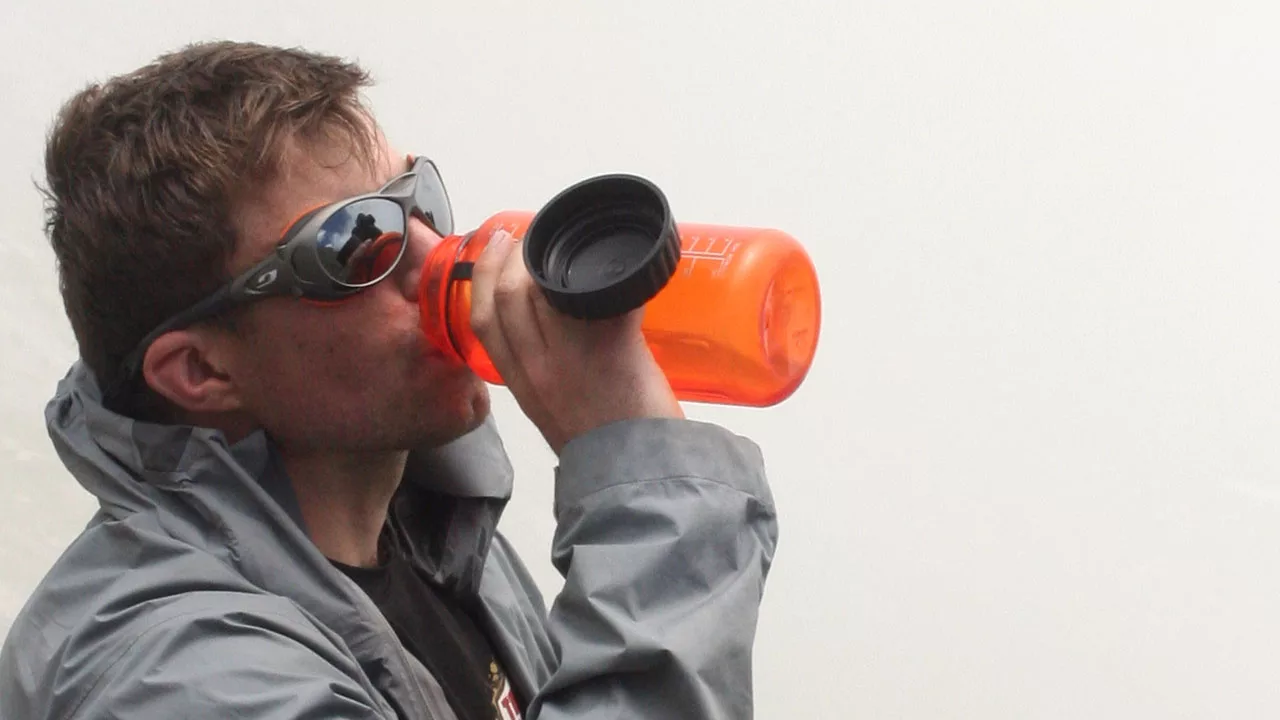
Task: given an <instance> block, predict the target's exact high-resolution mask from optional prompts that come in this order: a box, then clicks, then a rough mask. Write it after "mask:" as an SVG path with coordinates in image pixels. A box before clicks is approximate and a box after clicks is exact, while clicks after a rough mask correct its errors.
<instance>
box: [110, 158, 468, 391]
mask: <svg viewBox="0 0 1280 720" xmlns="http://www.w3.org/2000/svg"><path fill="white" fill-rule="evenodd" d="M424 176H426V177H427V178H428V179H429V181H433V183H432V184H433V185H434V186H435V187H436V189H438V191H439V195H440V198H441V199H442V200H443V210H444V211H445V212H446V213H447V215H448V216H447V217H445V218H439V219H437V218H436V217H435V216H434V214H433V213H432V212H431V210H430V209H428V208H424V207H422V206H421V205H420V204H419V203H418V202H417V199H418V196H419V188H420V186H421V183H422V182H423V179H424ZM406 178H411V182H408V183H404V180H405V179H406ZM401 183H404V187H403V188H401V189H398V190H396V191H395V192H390V189H391V188H394V187H395V186H396V185H397V184H401ZM367 200H389V201H391V202H394V203H395V204H396V205H398V206H399V207H400V209H401V210H402V211H403V212H404V233H405V234H407V233H408V229H409V220H410V218H411V217H415V216H416V217H418V218H419V219H421V220H422V221H423V222H425V223H426V224H427V225H428V226H430V227H431V228H432V229H433V230H435V232H436V233H437V234H439V235H441V236H442V237H446V236H448V235H450V234H452V233H453V208H452V204H451V202H450V200H449V193H448V190H447V189H446V188H445V184H444V179H443V178H442V177H441V176H440V171H439V168H437V167H436V164H435V163H434V162H432V161H431V160H429V159H427V158H425V157H415V158H413V164H412V166H411V167H410V169H409V170H407V171H405V172H403V173H401V174H399V175H397V176H396V177H394V178H392V179H391V180H390V181H388V182H386V183H384V184H383V185H382V187H381V188H379V189H378V190H377V191H375V192H371V193H364V194H362V195H356V196H354V197H350V198H345V199H343V200H339V201H337V202H334V203H329V204H327V205H322V206H320V207H317V208H314V209H312V210H310V211H308V212H306V213H304V214H303V215H301V216H300V217H299V218H298V219H297V220H295V221H294V222H293V223H291V224H290V225H289V227H288V228H287V229H286V230H285V232H284V234H283V235H282V236H281V238H280V242H279V243H277V245H276V247H275V249H274V250H273V251H272V252H271V254H270V255H268V256H267V257H265V258H263V259H262V261H260V262H258V263H257V264H255V265H254V266H253V267H251V268H249V269H248V270H246V271H245V272H243V273H241V274H239V275H237V276H236V277H235V278H233V279H232V280H231V281H230V282H228V283H227V284H225V285H223V286H222V287H220V288H218V289H217V290H216V291H215V292H213V293H212V294H210V295H208V296H207V297H205V298H203V299H202V300H200V301H199V302H197V303H195V304H194V305H191V306H190V307H188V308H187V309H185V310H183V311H181V312H179V313H177V314H176V315H173V316H172V317H170V318H169V319H167V320H165V321H164V322H162V323H160V325H158V326H157V327H156V328H155V329H154V330H152V331H151V332H150V333H148V334H147V336H146V337H145V338H143V339H142V341H141V342H139V343H138V345H137V346H136V347H135V348H134V349H133V351H132V352H130V353H129V355H128V356H126V358H125V360H124V362H123V363H122V364H121V366H120V374H119V376H118V379H117V380H116V382H114V383H113V384H112V386H111V387H110V388H109V389H108V390H107V391H106V392H104V397H106V398H114V397H118V396H119V395H120V394H122V393H123V392H124V391H125V390H126V389H127V388H128V385H129V383H130V382H132V381H133V380H135V379H136V378H137V377H138V376H139V375H140V370H141V367H142V359H143V357H144V356H145V354H146V351H147V348H149V347H150V346H151V343H153V342H155V340H156V338H158V337H160V336H161V335H163V334H164V333H167V332H172V331H174V330H179V329H181V328H184V327H188V326H190V325H193V324H195V323H197V322H200V321H202V320H208V319H210V318H212V317H215V316H217V315H220V314H222V313H225V312H227V311H228V310H231V309H233V308H236V307H239V306H242V305H246V304H249V303H251V302H254V301H256V300H261V299H265V298H268V297H279V296H293V297H295V298H299V299H306V300H314V301H318V302H335V301H338V300H342V299H344V298H347V297H350V296H352V295H355V294H356V293H359V292H360V291H362V290H365V289H367V288H369V287H371V286H373V285H376V284H378V283H379V282H381V281H382V280H384V279H386V278H387V277H388V276H390V275H391V274H392V273H393V272H395V269H396V267H398V266H399V265H400V261H401V260H402V259H403V258H404V254H405V250H406V248H407V247H408V245H409V243H408V242H407V238H402V240H401V242H400V249H399V251H398V252H397V253H396V258H395V260H394V261H392V262H391V264H390V265H388V266H387V269H386V270H385V271H384V272H383V273H381V274H379V275H378V276H377V277H375V278H373V279H370V280H368V281H366V282H361V283H356V284H353V283H347V282H343V281H340V280H338V279H336V278H334V277H333V276H332V275H330V274H329V272H328V271H327V270H325V269H324V264H323V263H322V262H321V260H320V257H319V255H318V252H319V248H318V245H317V244H318V240H319V231H320V229H321V228H322V227H323V226H324V224H325V223H326V222H327V221H328V220H329V219H330V218H331V217H333V215H334V214H335V213H336V212H338V211H339V210H341V209H343V208H346V207H348V206H350V205H352V204H354V203H358V202H363V201H367ZM437 209H439V208H437Z"/></svg>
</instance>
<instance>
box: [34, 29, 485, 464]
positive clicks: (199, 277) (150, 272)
mask: <svg viewBox="0 0 1280 720" xmlns="http://www.w3.org/2000/svg"><path fill="white" fill-rule="evenodd" d="M367 84H368V77H367V75H366V74H365V73H364V71H363V70H361V69H360V68H359V67H357V66H355V65H352V64H350V63H346V62H343V61H341V60H339V59H336V58H331V57H325V56H321V55H316V54H312V53H307V52H302V51H296V50H282V49H277V48H270V47H263V46H258V45H251V44H233V43H216V44H205V45H197V46H192V47H188V48H185V49H183V50H181V51H179V52H176V53H173V54H170V55H166V56H163V57H161V58H159V59H157V60H156V62H154V63H153V64H151V65H148V66H147V67H144V68H142V69H140V70H137V71H135V72H133V73H131V74H129V75H126V76H122V77H118V78H114V79H112V80H110V81H109V82H107V83H105V84H104V85H101V86H91V87H90V88H88V89H86V90H84V91H83V92H81V93H80V94H78V95H77V96H76V97H75V98H73V99H72V100H71V101H70V102H69V103H68V104H67V105H66V107H65V108H64V109H63V111H62V113H61V114H60V115H59V118H58V122H57V123H56V125H55V127H54V130H53V133H52V135H51V138H50V141H49V145H48V150H47V156H46V166H47V167H46V171H47V174H48V191H47V198H48V201H49V212H48V221H47V230H48V234H49V237H50V240H51V243H52V245H53V248H54V251H55V253H56V255H57V258H58V265H59V271H60V276H61V286H62V293H63V298H64V303H65V305H66V310H67V315H68V317H69V318H70V320H71V324H72V328H73V330H74V332H75V334H76V338H77V340H78V342H79V345H80V350H81V354H82V356H83V358H84V360H85V362H86V364H87V365H88V366H89V368H90V369H91V370H93V372H94V374H95V375H96V376H97V377H98V379H99V382H100V383H104V384H105V383H110V382H111V381H112V380H113V379H114V378H116V377H117V376H118V375H119V374H120V372H121V365H122V362H123V360H124V358H125V357H126V356H127V355H128V354H129V353H130V352H131V351H132V350H134V348H135V347H136V346H137V345H138V343H139V341H140V340H141V339H142V338H143V337H144V336H146V335H147V334H148V333H149V332H151V331H152V329H154V328H155V327H156V326H158V325H159V324H160V323H161V322H163V321H164V320H166V319H167V318H170V317H172V316H174V315H175V314H177V313H179V312H181V311H183V310H185V309H186V308H188V307H190V306H191V305H193V304H194V303H196V302H198V301H200V300H201V299H203V298H206V297H208V296H209V295H210V294H211V293H214V292H215V291H217V290H218V289H219V288H221V287H223V286H225V284H226V283H227V282H228V281H229V280H230V279H231V278H232V277H235V276H236V275H238V274H240V273H242V272H244V271H245V270H247V269H248V268H250V267H252V266H254V265H255V264H256V263H258V262H259V261H261V260H263V259H264V258H265V257H267V256H268V255H270V254H271V252H272V250H273V248H274V247H275V245H276V243H277V241H278V240H279V239H280V237H281V233H282V232H283V231H284V230H285V229H286V228H287V227H288V226H290V224H291V223H292V222H293V221H294V220H296V219H297V218H298V217H299V216H300V215H302V214H304V213H305V212H307V211H309V210H311V209H313V208H314V207H316V206H317V205H322V204H327V203H332V202H335V201H338V200H341V199H343V198H345V197H349V196H353V195H358V194H362V193H368V192H373V191H376V190H377V189H378V188H379V187H380V186H382V185H383V184H384V183H385V182H387V181H388V180H390V179H391V178H392V177H394V176H396V175H398V174H400V173H403V172H405V171H406V170H407V169H408V164H407V159H406V157H405V156H403V155H400V154H398V153H396V152H395V151H393V150H392V149H391V148H390V147H389V146H388V145H387V143H386V141H385V139H384V138H383V137H382V135H381V133H380V132H379V131H378V129H377V125H376V123H375V122H374V120H373V118H372V117H371V115H370V113H369V112H368V111H367V109H366V108H365V107H364V106H363V104H362V103H361V101H360V97H359V92H360V90H361V89H362V88H363V87H364V86H366V85H367ZM407 235H408V238H407V241H406V247H405V253H404V256H403V259H402V261H401V262H400V264H399V265H398V266H397V268H396V270H395V271H394V272H393V273H392V274H391V275H390V276H389V277H387V278H386V279H385V280H383V281H382V282H380V283H378V284H376V285H374V286H372V287H370V288H368V289H366V290H363V291H361V292H360V293H358V294H355V295H352V296H350V297H349V298H347V299H345V300H343V301H341V302H338V303H333V304H327V305H318V304H315V303H309V302H306V301H303V300H298V299H294V298H288V297H273V298H270V299H266V300H261V301H258V302H254V303H251V304H248V305H246V306H244V307H242V308H240V309H238V310H236V311H234V312H229V313H225V314H223V315H221V316H219V317H215V318H212V319H210V320H207V321H202V322H199V323H196V324H194V325H191V326H189V327H183V328H178V329H175V330H173V331H172V332H167V333H165V334H163V335H161V336H160V337H159V338H157V339H156V340H155V342H154V343H152V344H151V345H150V346H149V348H148V349H147V351H146V353H145V355H144V356H143V360H142V363H141V372H140V376H141V377H144V378H145V383H139V385H141V386H143V389H144V390H145V392H142V393H139V394H136V395H135V397H136V398H139V399H140V401H138V402H134V403H132V406H131V407H130V408H129V409H130V410H131V411H132V412H134V413H136V414H139V415H144V416H147V417H151V418H156V417H166V418H172V419H180V420H183V421H189V422H198V423H201V424H207V425H213V426H215V427H223V428H225V429H228V430H229V431H231V432H233V433H238V432H241V431H243V430H248V429H252V428H256V427H262V428H264V429H266V430H267V431H268V432H269V433H270V434H271V435H272V436H273V437H275V438H276V439H277V440H278V441H280V442H282V443H283V444H286V445H289V446H293V447H297V448H299V449H306V448H310V447H329V448H332V449H340V448H349V449H351V450H356V451H361V450H364V451H371V450H386V449H402V448H406V447H409V446H412V445H417V444H421V443H429V442H439V441H444V440H448V439H451V438H452V437H456V436H457V435H458V434H460V433H461V432H464V431H465V430H466V429H469V428H470V427H473V426H474V425H475V424H476V423H477V422H479V420H480V419H482V418H483V416H484V414H485V413H487V411H488V404H487V403H488V397H487V394H486V392H485V388H484V386H483V384H482V383H481V382H480V381H479V380H478V379H477V378H476V377H475V376H474V375H473V374H471V373H470V372H468V371H466V370H465V369H460V368H455V367H451V366H449V365H447V364H446V363H444V362H443V360H442V359H441V358H440V357H439V356H438V355H436V354H434V353H432V352H431V351H430V349H429V348H427V347H426V346H425V344H424V341H423V338H422V336H421V333H420V332H419V331H418V327H417V323H418V311H417V303H416V300H417V287H416V283H417V270H418V268H420V266H421V263H422V260H423V257H424V255H425V253H426V252H427V250H428V249H429V248H430V247H431V246H432V244H433V243H435V242H437V241H438V236H437V235H436V234H435V233H434V232H432V230H431V229H430V228H429V227H428V226H427V225H426V224H425V223H423V222H422V221H421V220H419V219H417V218H415V219H414V220H413V221H412V222H411V223H410V225H409V231H408V233H407Z"/></svg>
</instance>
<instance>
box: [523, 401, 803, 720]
mask: <svg viewBox="0 0 1280 720" xmlns="http://www.w3.org/2000/svg"><path fill="white" fill-rule="evenodd" d="M555 505H556V507H555V514H556V521H557V528H556V533H555V537H554V541H553V547H552V561H553V562H554V564H555V566H556V568H557V569H558V570H559V571H560V573H561V574H562V575H563V576H564V578H565V585H564V588H563V589H562V591H561V592H560V594H559V595H558V596H557V597H556V598H555V600H554V602H553V605H552V608H551V611H550V614H549V617H548V623H549V628H548V629H549V632H550V636H551V640H552V643H553V645H554V647H555V650H556V665H555V669H554V670H553V672H552V675H551V678H550V679H549V681H548V683H547V684H546V685H545V686H544V687H543V688H542V689H541V691H540V692H539V694H538V696H537V697H535V698H534V699H533V701H532V702H531V703H530V707H529V713H528V717H529V718H531V720H532V719H536V720H569V719H570V718H604V717H609V718H650V717H652V718H676V717H678V718H734V719H735V720H741V719H742V718H750V717H752V713H753V709H752V706H753V701H752V666H751V653H752V645H753V642H754V639H755V631H756V623H757V618H758V612H759V605H760V601H761V597H762V594H763V591H764V585H765V578H766V576H767V574H768V572H769V568H770V565H771V563H772V560H773V553H774V549H775V546H776V543H777V536H778V530H777V516H776V511H775V508H774V504H773V499H772V496H771V494H770V492H769V488H768V484H767V481H766V478H765V470H764V464H763V460H762V457H761V455H760V452H759V449H758V448H757V447H756V446H755V444H753V443H751V442H750V441H748V440H747V439H745V438H741V437H738V436H735V435H732V434H730V433H729V432H727V431H726V430H724V429H722V428H719V427H717V426H714V425H710V424H706V423H699V422H694V421H688V420H666V419H654V420H642V421H625V422H619V423H613V424H611V425H608V426H605V427H603V428H599V429H597V430H595V431H593V432H591V433H588V434H586V435H583V436H582V437H579V438H577V439H575V440H573V441H571V442H570V443H569V444H568V445H567V446H566V447H565V448H564V450H563V451H562V452H561V456H560V466H559V467H558V469H557V478H556V501H555Z"/></svg>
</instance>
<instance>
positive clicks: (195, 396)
mask: <svg viewBox="0 0 1280 720" xmlns="http://www.w3.org/2000/svg"><path fill="white" fill-rule="evenodd" d="M225 344H226V343H225V339H223V338H217V337H214V336H213V334H212V333H209V332H207V331H201V330H174V331H173V332H168V333H165V334H163V335H161V336H160V337H158V338H156V340H155V342H153V343H151V346H150V347H149V348H147V353H146V355H144V356H143V359H142V374H143V377H145V378H146V380H147V384H149V385H150V386H151V387H152V388H153V389H154V390H155V391H156V392H157V393H159V394H160V395H162V396H164V397H165V398H166V399H168V400H169V402H171V403H173V404H174V405H176V406H178V407H179V408H182V409H183V410H186V411H187V412H191V413H216V412H228V411H231V410H239V409H240V406H241V404H242V403H241V399H240V394H239V389H238V388H237V386H236V384H235V382H234V381H233V380H232V376H231V373H230V372H229V369H230V368H229V367H228V364H229V363H228V360H229V359H230V358H229V357H228V350H227V348H226V347H225Z"/></svg>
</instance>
